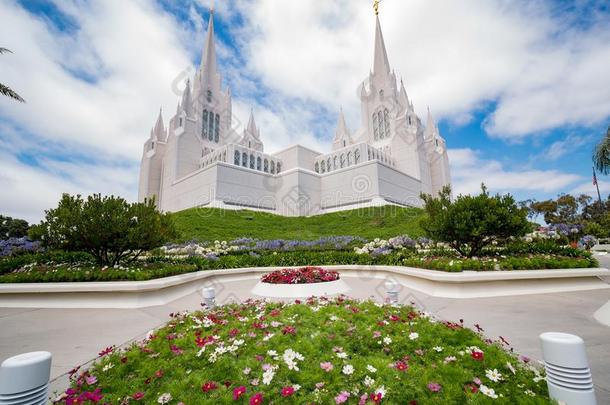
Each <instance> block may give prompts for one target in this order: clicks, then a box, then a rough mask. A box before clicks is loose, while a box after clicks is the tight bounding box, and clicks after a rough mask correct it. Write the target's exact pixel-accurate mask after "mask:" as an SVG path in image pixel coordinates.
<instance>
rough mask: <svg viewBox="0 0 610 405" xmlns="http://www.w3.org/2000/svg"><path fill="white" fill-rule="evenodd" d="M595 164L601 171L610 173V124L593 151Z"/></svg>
mask: <svg viewBox="0 0 610 405" xmlns="http://www.w3.org/2000/svg"><path fill="white" fill-rule="evenodd" d="M593 164H594V165H595V168H596V169H597V170H598V171H599V172H601V173H603V174H608V173H610V126H609V127H608V130H607V131H606V136H604V137H603V138H602V139H601V141H600V142H599V143H598V144H597V146H596V147H595V150H594V151H593Z"/></svg>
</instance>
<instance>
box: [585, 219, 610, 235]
mask: <svg viewBox="0 0 610 405" xmlns="http://www.w3.org/2000/svg"><path fill="white" fill-rule="evenodd" d="M583 233H584V234H585V235H593V236H595V237H596V238H607V237H608V236H610V228H609V227H607V226H603V225H602V224H600V223H598V222H592V221H591V222H587V223H586V224H585V228H584V230H583Z"/></svg>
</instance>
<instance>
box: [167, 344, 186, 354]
mask: <svg viewBox="0 0 610 405" xmlns="http://www.w3.org/2000/svg"><path fill="white" fill-rule="evenodd" d="M170 350H171V351H172V353H174V354H175V355H176V356H179V355H181V354H182V352H184V350H182V349H181V348H179V347H178V346H176V345H171V346H170Z"/></svg>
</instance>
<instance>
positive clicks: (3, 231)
mask: <svg viewBox="0 0 610 405" xmlns="http://www.w3.org/2000/svg"><path fill="white" fill-rule="evenodd" d="M29 227H30V225H29V224H28V222H27V221H25V220H23V219H17V218H11V217H5V216H3V215H0V240H4V239H8V238H22V237H24V236H26V235H27V234H28V228H29Z"/></svg>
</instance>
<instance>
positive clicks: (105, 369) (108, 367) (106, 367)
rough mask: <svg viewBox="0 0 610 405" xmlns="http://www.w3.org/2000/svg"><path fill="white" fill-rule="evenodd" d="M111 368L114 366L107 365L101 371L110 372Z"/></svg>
mask: <svg viewBox="0 0 610 405" xmlns="http://www.w3.org/2000/svg"><path fill="white" fill-rule="evenodd" d="M112 367H114V364H112V363H108V364H106V365H105V366H104V368H103V369H102V371H108V370H110V369H111V368H112Z"/></svg>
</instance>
